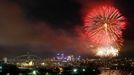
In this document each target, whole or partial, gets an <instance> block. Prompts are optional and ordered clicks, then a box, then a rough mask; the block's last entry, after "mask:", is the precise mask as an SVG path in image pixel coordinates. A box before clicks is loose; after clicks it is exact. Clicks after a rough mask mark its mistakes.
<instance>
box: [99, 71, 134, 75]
mask: <svg viewBox="0 0 134 75" xmlns="http://www.w3.org/2000/svg"><path fill="white" fill-rule="evenodd" d="M99 75H132V74H131V73H128V72H126V71H120V70H102V71H101V74H99Z"/></svg>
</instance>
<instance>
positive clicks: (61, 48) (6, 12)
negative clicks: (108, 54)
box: [0, 0, 134, 58]
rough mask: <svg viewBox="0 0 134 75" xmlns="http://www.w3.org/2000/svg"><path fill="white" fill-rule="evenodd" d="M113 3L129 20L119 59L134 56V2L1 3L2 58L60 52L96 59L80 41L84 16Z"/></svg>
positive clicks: (20, 0)
mask: <svg viewBox="0 0 134 75" xmlns="http://www.w3.org/2000/svg"><path fill="white" fill-rule="evenodd" d="M107 2H110V3H112V4H113V6H115V7H116V8H118V9H119V10H120V12H121V13H122V14H123V15H124V16H125V17H126V18H127V28H126V30H125V31H124V34H123V38H124V47H123V48H122V50H121V52H120V54H119V56H121V57H132V56H133V54H134V2H133V0H0V58H3V57H15V56H18V55H21V54H25V53H27V52H31V53H33V54H36V55H39V56H43V57H45V56H54V55H55V54H56V53H57V52H65V53H67V54H76V55H79V54H81V55H85V56H89V57H91V56H93V55H94V54H93V51H92V50H91V48H89V44H88V42H87V41H86V40H83V39H81V36H80V35H81V33H82V27H83V24H84V23H83V14H84V13H85V11H87V9H90V7H93V6H94V5H96V4H101V3H104V4H105V3H107Z"/></svg>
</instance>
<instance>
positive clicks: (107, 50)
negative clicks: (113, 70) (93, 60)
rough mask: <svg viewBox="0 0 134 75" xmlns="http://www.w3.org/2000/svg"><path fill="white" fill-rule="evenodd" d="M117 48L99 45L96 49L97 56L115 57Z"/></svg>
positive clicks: (117, 51)
mask: <svg viewBox="0 0 134 75" xmlns="http://www.w3.org/2000/svg"><path fill="white" fill-rule="evenodd" d="M118 53H119V50H118V49H116V48H114V47H112V46H108V47H99V48H98V49H97V53H96V55H97V56H100V57H115V56H118Z"/></svg>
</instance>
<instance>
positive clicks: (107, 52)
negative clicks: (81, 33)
mask: <svg viewBox="0 0 134 75" xmlns="http://www.w3.org/2000/svg"><path fill="white" fill-rule="evenodd" d="M84 21H85V26H84V28H85V33H86V35H87V37H88V39H89V41H90V42H91V43H92V44H93V45H94V46H96V47H97V48H96V51H97V52H96V55H98V56H101V57H103V56H105V57H107V56H112V57H113V56H117V55H118V53H119V50H120V48H121V46H122V42H123V39H122V30H123V29H125V26H126V21H125V18H124V16H122V15H121V13H120V12H119V10H118V9H116V8H114V7H113V6H108V5H104V6H98V7H96V8H94V9H93V10H91V12H89V13H88V14H87V15H86V17H85V20H84Z"/></svg>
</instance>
